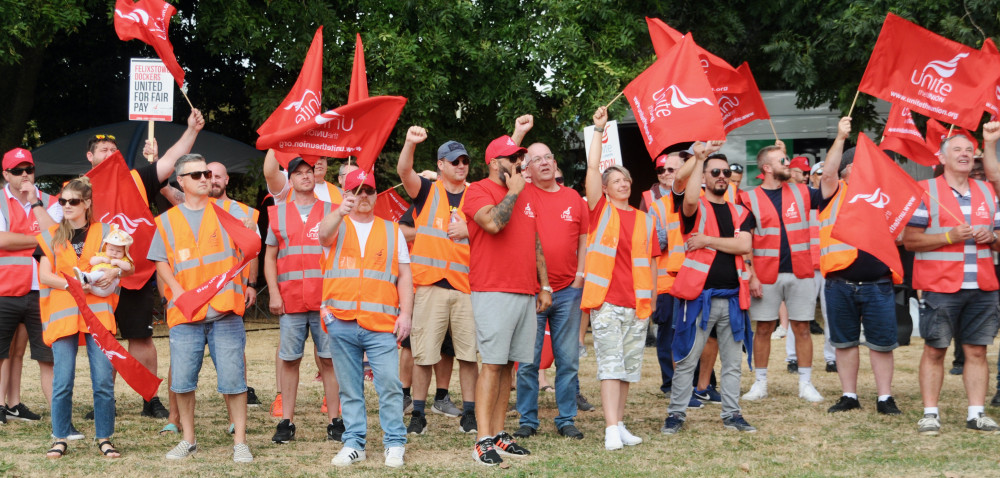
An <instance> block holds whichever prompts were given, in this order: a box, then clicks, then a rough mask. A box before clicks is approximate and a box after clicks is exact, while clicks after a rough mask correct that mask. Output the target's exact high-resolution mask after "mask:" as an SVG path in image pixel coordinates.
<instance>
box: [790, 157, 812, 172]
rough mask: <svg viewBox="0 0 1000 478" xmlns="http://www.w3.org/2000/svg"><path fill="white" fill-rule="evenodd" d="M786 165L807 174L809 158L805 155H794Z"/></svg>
mask: <svg viewBox="0 0 1000 478" xmlns="http://www.w3.org/2000/svg"><path fill="white" fill-rule="evenodd" d="M788 167H789V168H794V169H798V170H800V171H802V172H804V173H806V174H809V158H807V157H805V156H796V157H794V158H792V162H791V163H788Z"/></svg>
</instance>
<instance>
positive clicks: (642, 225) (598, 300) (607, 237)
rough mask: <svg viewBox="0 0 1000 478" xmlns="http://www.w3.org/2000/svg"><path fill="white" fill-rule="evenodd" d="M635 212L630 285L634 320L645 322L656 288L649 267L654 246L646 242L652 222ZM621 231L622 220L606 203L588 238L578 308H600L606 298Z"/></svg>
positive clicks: (611, 205)
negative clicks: (584, 275) (633, 294)
mask: <svg viewBox="0 0 1000 478" xmlns="http://www.w3.org/2000/svg"><path fill="white" fill-rule="evenodd" d="M633 209H634V208H633ZM635 212H636V213H635V227H634V228H633V229H632V284H633V285H634V286H635V316H636V317H637V318H639V319H645V318H648V317H649V316H650V315H652V314H653V308H652V305H651V304H650V303H651V302H652V299H653V287H654V286H655V285H654V284H653V270H652V267H653V266H652V265H651V262H652V261H651V258H652V255H653V249H652V246H653V245H652V244H651V243H650V241H649V238H650V236H651V235H652V234H653V221H651V220H649V218H648V217H647V215H646V213H644V212H642V211H639V210H638V209H636V210H635ZM620 229H621V218H620V217H619V215H618V211H617V208H616V207H615V206H614V205H613V204H611V203H610V202H606V203H605V204H604V210H603V211H601V219H600V221H599V222H598V224H597V229H595V230H594V232H593V233H591V234H590V236H589V237H588V238H587V259H586V264H585V266H584V270H585V272H586V278H585V279H584V283H583V299H582V302H581V304H580V307H581V308H583V309H585V310H586V309H597V308H599V307H601V305H603V304H604V298H605V297H607V295H608V289H609V288H610V286H611V279H612V277H611V274H612V272H613V271H614V268H615V256H616V255H617V254H618V231H619V230H620Z"/></svg>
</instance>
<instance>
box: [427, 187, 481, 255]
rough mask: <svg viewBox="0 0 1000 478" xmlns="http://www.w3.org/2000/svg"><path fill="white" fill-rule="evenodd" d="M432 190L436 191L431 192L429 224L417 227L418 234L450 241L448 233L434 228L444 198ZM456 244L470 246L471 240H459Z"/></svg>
mask: <svg viewBox="0 0 1000 478" xmlns="http://www.w3.org/2000/svg"><path fill="white" fill-rule="evenodd" d="M432 189H434V190H433V191H431V193H432V194H431V196H432V198H431V204H430V208H429V209H427V211H428V212H429V214H427V223H425V224H421V225H419V226H418V227H417V232H419V233H420V234H427V235H429V236H434V237H438V238H441V239H449V238H448V231H442V230H440V229H437V228H435V227H434V211H437V209H438V205H439V204H440V202H441V199H442V198H441V195H440V194H438V191H437V190H436V189H435V188H432ZM446 197H447V195H446ZM463 199H464V198H463ZM445 200H447V199H446V198H445ZM424 207H427V206H426V205H425V206H424ZM449 240H450V239H449ZM455 242H456V243H458V244H465V245H468V244H469V238H465V239H462V240H459V241H455Z"/></svg>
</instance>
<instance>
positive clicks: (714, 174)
mask: <svg viewBox="0 0 1000 478" xmlns="http://www.w3.org/2000/svg"><path fill="white" fill-rule="evenodd" d="M709 174H711V175H712V177H713V178H717V177H719V176H725V177H727V178H731V177H732V176H733V171H732V170H731V169H721V168H715V169H713V170H711V171H709Z"/></svg>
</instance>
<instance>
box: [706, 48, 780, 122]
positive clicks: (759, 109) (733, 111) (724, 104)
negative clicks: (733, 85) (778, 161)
mask: <svg viewBox="0 0 1000 478" xmlns="http://www.w3.org/2000/svg"><path fill="white" fill-rule="evenodd" d="M736 71H738V72H739V73H740V75H741V76H742V77H743V80H744V82H745V83H746V85H747V86H748V88H747V91H746V92H745V93H730V92H728V91H727V92H725V93H723V94H720V95H717V96H716V97H717V98H718V100H719V111H720V112H721V113H722V128H723V129H725V131H726V134H729V133H730V132H731V131H733V130H734V129H736V128H739V127H740V126H743V125H745V124H747V123H749V122H751V121H754V120H759V119H770V118H771V114H770V113H768V112H767V105H765V104H764V98H761V96H760V90H759V89H757V82H756V81H754V79H753V74H752V73H750V65H748V64H747V63H746V62H743V64H742V65H740V67H739V68H737V69H736Z"/></svg>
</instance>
